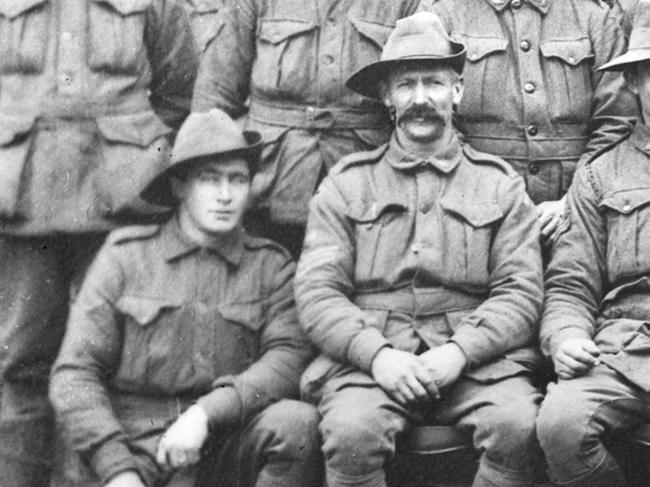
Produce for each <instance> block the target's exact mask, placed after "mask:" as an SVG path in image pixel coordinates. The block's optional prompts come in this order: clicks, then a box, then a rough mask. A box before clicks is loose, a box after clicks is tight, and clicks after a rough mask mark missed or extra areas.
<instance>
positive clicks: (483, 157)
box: [463, 144, 517, 177]
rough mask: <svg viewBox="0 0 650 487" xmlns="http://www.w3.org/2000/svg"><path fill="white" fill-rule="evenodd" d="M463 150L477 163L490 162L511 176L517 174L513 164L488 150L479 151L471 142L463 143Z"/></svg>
mask: <svg viewBox="0 0 650 487" xmlns="http://www.w3.org/2000/svg"><path fill="white" fill-rule="evenodd" d="M463 152H464V153H465V156H467V158H468V159H469V160H470V161H472V162H474V163H476V164H489V165H490V166H493V167H496V168H498V169H500V170H501V171H502V172H504V173H505V174H507V175H508V176H511V177H514V176H516V175H517V172H516V171H515V170H514V169H513V168H512V166H511V165H510V164H509V163H507V162H506V161H504V160H503V159H501V158H500V157H499V156H495V155H493V154H488V153H487V152H481V151H477V150H476V149H474V148H473V147H471V146H470V145H469V144H463Z"/></svg>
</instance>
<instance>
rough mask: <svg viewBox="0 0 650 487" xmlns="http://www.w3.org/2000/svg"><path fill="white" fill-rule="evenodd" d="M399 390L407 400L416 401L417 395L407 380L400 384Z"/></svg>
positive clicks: (409, 401)
mask: <svg viewBox="0 0 650 487" xmlns="http://www.w3.org/2000/svg"><path fill="white" fill-rule="evenodd" d="M397 387H398V390H399V392H400V394H401V395H402V397H404V399H405V400H406V402H408V403H412V402H416V397H415V394H414V393H413V391H411V388H410V387H409V385H408V384H407V383H406V382H401V383H400V384H399V385H398V386H397Z"/></svg>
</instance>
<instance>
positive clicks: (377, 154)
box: [330, 144, 388, 175]
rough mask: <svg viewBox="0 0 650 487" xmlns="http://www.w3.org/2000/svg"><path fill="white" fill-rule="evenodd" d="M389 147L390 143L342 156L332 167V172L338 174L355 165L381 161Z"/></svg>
mask: <svg viewBox="0 0 650 487" xmlns="http://www.w3.org/2000/svg"><path fill="white" fill-rule="evenodd" d="M386 149H388V144H383V145H380V146H379V147H377V148H376V149H373V150H369V151H362V152H353V153H352V154H348V155H347V156H344V157H342V158H341V160H340V161H339V162H337V163H336V165H335V166H334V167H333V168H332V169H330V174H332V175H333V174H338V173H340V172H343V171H345V170H346V169H349V168H351V167H354V166H360V165H362V164H374V163H375V162H377V161H379V159H381V158H382V156H383V155H384V152H386Z"/></svg>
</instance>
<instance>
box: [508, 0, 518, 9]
mask: <svg viewBox="0 0 650 487" xmlns="http://www.w3.org/2000/svg"><path fill="white" fill-rule="evenodd" d="M510 5H511V6H512V8H519V7H521V0H512V2H510Z"/></svg>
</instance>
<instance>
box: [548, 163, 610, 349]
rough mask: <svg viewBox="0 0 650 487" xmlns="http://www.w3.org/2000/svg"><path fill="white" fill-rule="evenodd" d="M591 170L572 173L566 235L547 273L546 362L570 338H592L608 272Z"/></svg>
mask: <svg viewBox="0 0 650 487" xmlns="http://www.w3.org/2000/svg"><path fill="white" fill-rule="evenodd" d="M591 164H593V163H589V164H587V165H585V166H583V167H582V168H580V169H579V170H578V171H577V172H576V175H575V177H574V180H573V185H572V186H571V188H570V189H569V193H568V202H567V203H568V212H567V216H566V218H568V222H567V225H566V229H565V232H564V233H563V234H562V235H561V236H560V237H559V239H558V241H557V242H556V244H555V247H554V249H553V259H552V260H551V263H550V264H549V267H548V269H547V271H546V276H545V278H546V298H545V303H544V315H543V318H542V324H541V330H540V342H541V347H542V351H543V352H544V353H545V354H546V355H549V356H554V355H555V352H556V350H557V347H558V346H559V345H560V344H561V343H562V342H563V341H565V340H567V339H569V338H587V339H592V338H593V336H594V335H595V318H596V315H597V313H598V307H599V305H600V301H601V299H602V297H603V290H604V287H605V279H606V272H607V269H606V252H607V222H606V219H605V216H604V214H603V212H602V210H601V209H600V208H599V203H600V201H601V199H602V195H601V194H600V189H599V188H600V183H599V181H598V178H597V177H596V175H595V173H594V171H593V168H592V167H591Z"/></svg>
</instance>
